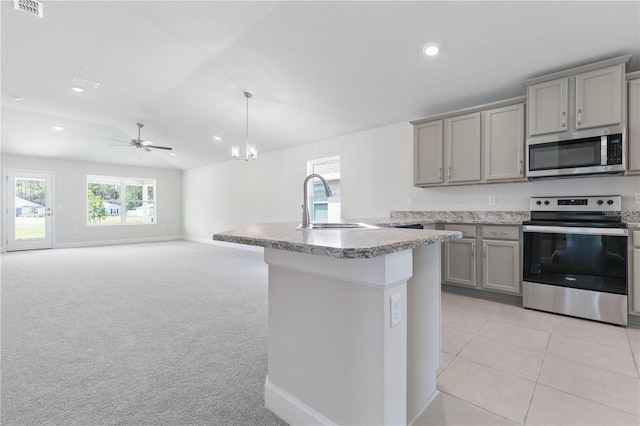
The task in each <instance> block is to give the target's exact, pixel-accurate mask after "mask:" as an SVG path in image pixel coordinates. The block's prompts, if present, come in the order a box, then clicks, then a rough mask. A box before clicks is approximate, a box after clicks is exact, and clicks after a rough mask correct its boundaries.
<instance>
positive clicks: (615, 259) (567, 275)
mask: <svg viewBox="0 0 640 426" xmlns="http://www.w3.org/2000/svg"><path fill="white" fill-rule="evenodd" d="M523 231H524V232H523V236H524V250H523V256H524V258H523V263H522V265H523V277H522V278H523V280H524V281H529V282H535V283H541V284H548V285H555V286H561V287H572V288H580V289H584V290H593V291H600V292H605V293H615V294H627V238H628V237H627V235H628V230H627V229H623V228H575V227H564V226H525V227H524V228H523Z"/></svg>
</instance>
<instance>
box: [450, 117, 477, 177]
mask: <svg viewBox="0 0 640 426" xmlns="http://www.w3.org/2000/svg"><path fill="white" fill-rule="evenodd" d="M444 140H445V146H446V147H447V181H448V182H451V183H454V182H474V181H479V180H480V113H479V112H476V113H473V114H466V115H461V116H459V117H452V118H447V119H446V120H445V131H444Z"/></svg>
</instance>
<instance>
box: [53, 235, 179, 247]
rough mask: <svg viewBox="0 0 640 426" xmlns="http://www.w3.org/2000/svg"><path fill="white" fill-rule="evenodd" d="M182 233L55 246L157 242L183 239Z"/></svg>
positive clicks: (95, 245) (96, 245) (55, 245)
mask: <svg viewBox="0 0 640 426" xmlns="http://www.w3.org/2000/svg"><path fill="white" fill-rule="evenodd" d="M183 239H184V237H183V236H182V235H172V236H166V237H150V238H127V239H122V240H102V241H80V242H73V243H56V244H54V246H53V248H55V249H65V248H82V247H98V246H112V245H120V244H140V243H156V242H161V241H175V240H183Z"/></svg>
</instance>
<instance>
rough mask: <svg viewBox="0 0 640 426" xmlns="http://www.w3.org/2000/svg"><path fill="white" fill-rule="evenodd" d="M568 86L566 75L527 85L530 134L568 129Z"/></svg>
mask: <svg viewBox="0 0 640 426" xmlns="http://www.w3.org/2000/svg"><path fill="white" fill-rule="evenodd" d="M568 87H569V79H568V78H566V77H565V78H560V79H558V80H551V81H545V82H544V83H539V84H533V85H531V86H529V87H527V102H528V104H527V110H528V111H529V136H533V135H543V134H545V133H558V132H565V131H567V125H568V120H569V117H568V108H569V92H568Z"/></svg>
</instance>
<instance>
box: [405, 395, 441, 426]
mask: <svg viewBox="0 0 640 426" xmlns="http://www.w3.org/2000/svg"><path fill="white" fill-rule="evenodd" d="M438 395H440V391H439V390H438V389H436V390H435V391H433V393H432V394H431V395H430V396H429V398H427V400H426V401H425V402H424V404H422V406H421V407H420V409H419V410H418V412H417V413H416V415H415V416H413V419H411V421H410V422H409V423H408V424H409V425H410V426H411V425H413V424H414V423H415V422H416V421H417V420H418V419H419V418H420V416H422V414H423V413H424V412H425V411H426V410H427V408H429V405H431V403H432V402H433V400H434V399H436V397H437V396H438Z"/></svg>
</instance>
